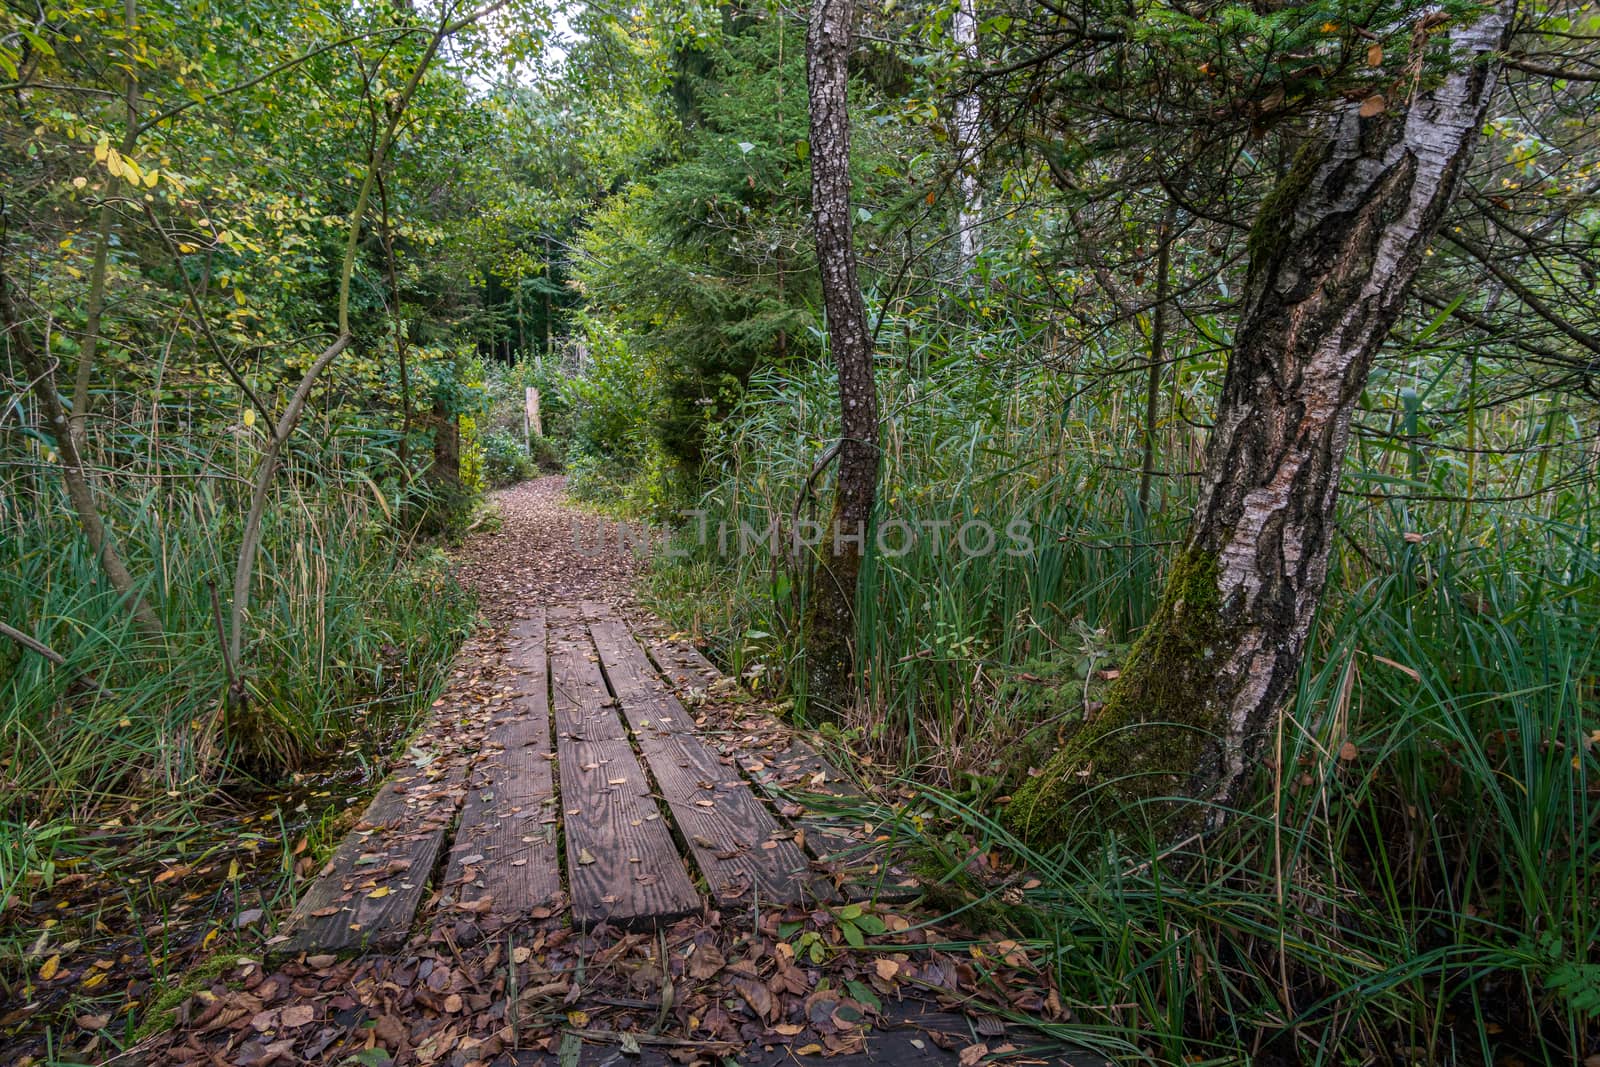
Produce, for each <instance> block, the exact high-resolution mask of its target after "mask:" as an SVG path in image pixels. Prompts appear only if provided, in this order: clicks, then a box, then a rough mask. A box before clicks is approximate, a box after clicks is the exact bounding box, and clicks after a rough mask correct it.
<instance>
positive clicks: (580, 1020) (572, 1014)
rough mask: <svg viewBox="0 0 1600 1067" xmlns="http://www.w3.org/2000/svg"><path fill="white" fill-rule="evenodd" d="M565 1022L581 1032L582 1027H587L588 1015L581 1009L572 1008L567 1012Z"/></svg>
mask: <svg viewBox="0 0 1600 1067" xmlns="http://www.w3.org/2000/svg"><path fill="white" fill-rule="evenodd" d="M567 1022H568V1023H570V1024H571V1025H573V1026H574V1027H576V1028H577V1029H579V1030H582V1029H583V1028H584V1027H586V1026H588V1025H589V1013H588V1012H586V1011H584V1010H582V1009H581V1008H574V1009H573V1010H571V1011H569V1012H567Z"/></svg>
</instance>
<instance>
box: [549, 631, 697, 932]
mask: <svg viewBox="0 0 1600 1067" xmlns="http://www.w3.org/2000/svg"><path fill="white" fill-rule="evenodd" d="M549 626H550V678H551V698H552V700H551V710H552V712H553V713H554V716H555V728H556V754H557V757H558V759H557V769H558V773H559V775H560V780H561V807H562V809H563V813H564V816H565V821H564V824H563V825H564V827H565V830H566V835H565V836H566V855H567V885H568V887H569V890H570V892H571V894H572V915H573V919H574V921H576V922H578V923H580V924H585V925H587V924H593V923H600V922H607V923H612V924H616V925H620V926H640V925H651V924H657V923H662V922H666V921H669V920H671V919H676V918H681V917H682V916H684V915H690V914H694V913H695V912H698V911H699V910H700V908H701V900H700V895H699V894H698V893H697V892H696V891H695V888H694V883H693V882H692V881H691V880H690V878H689V872H688V871H687V870H686V869H685V868H684V865H683V861H682V859H680V858H679V856H678V849H677V846H676V844H674V843H673V840H672V831H671V829H670V828H669V827H668V825H667V821H666V820H665V819H664V818H662V816H661V811H660V809H659V808H657V807H656V804H655V801H654V800H653V799H651V795H650V784H649V779H648V778H647V777H646V776H645V773H644V770H643V768H641V767H640V766H639V762H638V760H636V759H635V758H634V755H633V748H632V746H631V745H629V743H628V739H627V734H626V731H625V730H624V729H623V726H622V720H621V719H620V718H619V717H618V715H617V712H616V708H615V703H616V702H615V701H614V700H613V699H612V698H611V694H610V693H609V692H608V691H607V689H606V684H605V679H604V678H603V677H602V676H601V673H600V667H599V656H598V655H596V654H595V652H594V645H593V643H592V642H591V641H590V639H589V633H588V630H587V629H586V628H585V627H584V626H583V625H582V621H581V618H580V617H579V616H578V615H577V614H576V612H572V611H566V610H562V611H558V610H557V609H551V611H550V613H549Z"/></svg>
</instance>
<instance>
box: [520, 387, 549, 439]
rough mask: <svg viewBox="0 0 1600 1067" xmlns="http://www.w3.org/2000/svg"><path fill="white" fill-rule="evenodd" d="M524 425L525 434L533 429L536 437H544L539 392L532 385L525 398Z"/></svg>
mask: <svg viewBox="0 0 1600 1067" xmlns="http://www.w3.org/2000/svg"><path fill="white" fill-rule="evenodd" d="M522 425H523V432H524V433H527V431H528V428H529V427H532V429H533V433H534V434H535V435H536V436H538V437H543V436H544V424H543V423H542V422H541V421H540V419H539V390H537V389H535V388H534V387H533V386H531V385H530V386H528V390H527V393H526V395H524V397H523V410H522Z"/></svg>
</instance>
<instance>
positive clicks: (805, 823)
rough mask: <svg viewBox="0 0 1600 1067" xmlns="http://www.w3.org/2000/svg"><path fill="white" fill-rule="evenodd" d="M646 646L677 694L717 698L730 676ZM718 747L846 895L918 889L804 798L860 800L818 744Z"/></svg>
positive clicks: (677, 650)
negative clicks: (826, 867) (799, 832)
mask: <svg viewBox="0 0 1600 1067" xmlns="http://www.w3.org/2000/svg"><path fill="white" fill-rule="evenodd" d="M649 646H650V655H651V658H652V659H654V660H655V662H656V664H657V665H658V666H659V667H660V668H661V672H662V674H663V675H664V676H665V677H666V678H667V680H668V681H669V682H671V683H672V684H673V685H674V686H675V687H676V688H677V689H678V690H679V692H683V693H692V694H695V695H696V696H697V697H698V696H699V695H700V694H709V695H711V696H715V691H716V689H718V688H720V687H725V686H727V685H729V684H731V682H732V680H731V679H728V678H726V677H725V676H723V675H722V674H721V672H719V671H718V670H717V668H716V667H715V666H713V665H712V664H711V662H710V661H709V660H707V659H706V658H705V657H704V656H702V655H701V654H700V653H699V652H698V651H696V650H695V649H694V648H692V647H690V646H689V645H687V644H686V643H684V642H681V641H669V640H665V639H656V640H653V641H651V642H650V643H649ZM774 726H775V727H776V724H775V723H774ZM721 747H722V748H723V749H724V751H727V752H730V753H731V754H732V755H733V756H734V757H735V758H736V759H737V760H738V761H739V766H740V769H741V770H743V771H744V772H745V773H746V774H747V775H749V776H750V778H751V780H752V781H754V782H755V783H756V785H757V786H758V787H759V788H760V789H761V790H762V791H763V792H765V793H766V794H767V795H768V796H769V797H770V798H771V799H772V800H773V802H774V803H775V804H777V805H779V810H780V811H783V812H784V814H785V816H786V817H788V818H789V819H790V820H791V821H792V822H793V823H794V824H795V825H796V826H798V827H800V828H801V829H802V830H804V831H805V833H804V834H803V836H802V840H803V843H804V845H805V848H806V851H808V852H810V853H811V854H812V855H813V856H815V857H816V858H817V859H818V860H820V861H822V862H823V863H826V864H828V865H829V866H830V867H832V868H834V870H835V872H836V873H837V874H838V875H839V876H840V877H841V879H842V881H843V886H842V888H843V890H844V893H845V895H846V896H847V897H849V898H850V899H852V900H860V899H868V898H871V899H877V900H883V901H889V902H893V901H901V900H909V899H911V898H913V897H915V896H917V895H918V893H919V892H920V891H921V890H920V888H919V886H918V885H917V882H916V879H915V878H914V877H912V876H911V875H910V874H909V873H907V872H906V871H904V870H901V869H899V868H897V867H895V866H893V865H892V864H889V865H887V866H886V856H885V852H884V849H883V847H882V843H881V842H876V841H873V840H872V838H871V837H869V836H867V835H865V834H863V833H862V832H861V827H860V824H859V823H854V822H850V821H848V820H843V819H838V818H834V817H831V816H829V815H828V814H827V813H826V812H824V811H820V810H818V804H817V799H813V800H812V801H811V802H810V803H807V797H808V796H809V797H812V798H826V797H832V798H836V799H838V800H841V801H858V800H861V799H862V793H861V790H860V789H858V788H857V787H856V786H855V784H854V783H853V782H851V781H850V780H849V779H848V778H847V777H846V776H845V775H843V774H842V773H840V771H839V770H838V769H837V768H836V767H834V766H833V765H832V764H831V763H829V762H828V761H827V760H826V759H824V758H823V757H822V755H821V754H820V753H818V752H817V750H816V749H814V748H812V747H811V746H810V745H808V744H806V743H805V742H804V741H802V740H800V739H799V738H797V737H793V736H790V735H789V734H788V732H787V731H779V730H777V729H774V730H772V731H767V732H765V733H764V734H757V733H751V734H748V735H746V736H744V737H742V738H735V739H730V741H729V742H728V743H727V744H724V745H722V746H721ZM796 809H798V810H796ZM791 813H792V814H791Z"/></svg>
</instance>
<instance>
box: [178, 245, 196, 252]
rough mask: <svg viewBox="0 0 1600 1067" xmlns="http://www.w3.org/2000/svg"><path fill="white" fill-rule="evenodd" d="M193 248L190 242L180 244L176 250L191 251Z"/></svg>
mask: <svg viewBox="0 0 1600 1067" xmlns="http://www.w3.org/2000/svg"><path fill="white" fill-rule="evenodd" d="M194 250H195V247H194V245H191V244H181V245H179V246H178V251H180V252H193V251H194Z"/></svg>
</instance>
